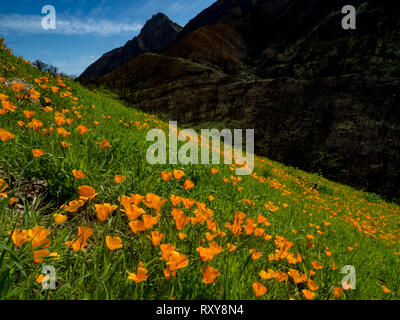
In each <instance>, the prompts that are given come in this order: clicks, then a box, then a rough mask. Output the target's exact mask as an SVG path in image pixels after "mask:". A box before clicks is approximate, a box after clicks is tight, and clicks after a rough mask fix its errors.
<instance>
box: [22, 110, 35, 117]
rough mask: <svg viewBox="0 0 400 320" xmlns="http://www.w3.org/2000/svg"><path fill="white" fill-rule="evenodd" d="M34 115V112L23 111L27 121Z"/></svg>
mask: <svg viewBox="0 0 400 320" xmlns="http://www.w3.org/2000/svg"><path fill="white" fill-rule="evenodd" d="M35 114H36V112H34V111H30V110H25V111H24V115H25V117H26V118H27V119H30V118H32V117H33V116H34V115H35Z"/></svg>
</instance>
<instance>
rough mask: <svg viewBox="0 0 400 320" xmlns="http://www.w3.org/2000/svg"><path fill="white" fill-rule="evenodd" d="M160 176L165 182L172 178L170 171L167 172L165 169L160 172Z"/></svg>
mask: <svg viewBox="0 0 400 320" xmlns="http://www.w3.org/2000/svg"><path fill="white" fill-rule="evenodd" d="M161 178H162V179H163V180H164V181H165V182H167V181H169V180H171V178H172V173H171V172H167V171H163V172H161Z"/></svg>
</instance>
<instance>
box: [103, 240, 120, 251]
mask: <svg viewBox="0 0 400 320" xmlns="http://www.w3.org/2000/svg"><path fill="white" fill-rule="evenodd" d="M106 243H107V247H108V249H110V250H111V251H113V250H116V249H121V248H122V247H123V244H122V239H121V238H120V237H110V236H106Z"/></svg>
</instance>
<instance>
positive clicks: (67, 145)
mask: <svg viewBox="0 0 400 320" xmlns="http://www.w3.org/2000/svg"><path fill="white" fill-rule="evenodd" d="M61 146H62V147H63V148H64V149H67V148H69V147H70V146H72V143H68V142H65V141H62V142H61Z"/></svg>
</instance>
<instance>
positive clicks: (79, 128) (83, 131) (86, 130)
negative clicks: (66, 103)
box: [77, 124, 90, 135]
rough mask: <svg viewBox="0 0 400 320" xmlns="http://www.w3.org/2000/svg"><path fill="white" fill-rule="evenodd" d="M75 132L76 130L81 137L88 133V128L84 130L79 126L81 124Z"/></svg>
mask: <svg viewBox="0 0 400 320" xmlns="http://www.w3.org/2000/svg"><path fill="white" fill-rule="evenodd" d="M77 130H78V133H79V134H80V135H82V134H84V133H86V132H88V131H90V130H89V129H88V128H86V127H85V126H83V125H81V124H80V125H79V126H78V128H77Z"/></svg>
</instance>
